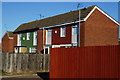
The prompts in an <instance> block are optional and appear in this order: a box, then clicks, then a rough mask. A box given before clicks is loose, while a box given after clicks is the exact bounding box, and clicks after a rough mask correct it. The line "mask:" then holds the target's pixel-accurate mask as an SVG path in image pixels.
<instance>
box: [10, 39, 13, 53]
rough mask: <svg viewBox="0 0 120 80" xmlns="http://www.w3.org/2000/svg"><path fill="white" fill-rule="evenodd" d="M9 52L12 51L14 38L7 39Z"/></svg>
mask: <svg viewBox="0 0 120 80" xmlns="http://www.w3.org/2000/svg"><path fill="white" fill-rule="evenodd" d="M9 52H11V53H13V52H14V39H9Z"/></svg>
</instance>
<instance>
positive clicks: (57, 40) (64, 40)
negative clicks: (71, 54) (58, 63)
mask: <svg viewBox="0 0 120 80" xmlns="http://www.w3.org/2000/svg"><path fill="white" fill-rule="evenodd" d="M55 31H57V33H55ZM71 32H72V29H71V26H67V27H66V37H60V28H59V27H57V28H53V29H52V45H59V44H71V34H72V33H71Z"/></svg>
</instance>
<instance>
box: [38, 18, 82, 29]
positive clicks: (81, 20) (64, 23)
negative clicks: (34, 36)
mask: <svg viewBox="0 0 120 80" xmlns="http://www.w3.org/2000/svg"><path fill="white" fill-rule="evenodd" d="M83 21H84V20H80V21H75V22H70V23H64V24H59V25H54V26H47V27H41V28H39V29H47V28H53V27H58V26H64V25H68V24H73V23H78V22H83Z"/></svg>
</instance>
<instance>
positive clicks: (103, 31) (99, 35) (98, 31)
mask: <svg viewBox="0 0 120 80" xmlns="http://www.w3.org/2000/svg"><path fill="white" fill-rule="evenodd" d="M84 26H85V33H84V35H85V38H84V46H96V45H118V25H117V24H115V23H114V22H113V21H112V20H110V19H109V18H107V17H106V16H105V15H103V14H102V13H101V12H99V11H98V10H97V9H96V10H95V11H94V12H93V13H92V15H91V16H90V17H89V18H88V20H87V21H86V22H85V24H84Z"/></svg>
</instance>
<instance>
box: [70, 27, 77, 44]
mask: <svg viewBox="0 0 120 80" xmlns="http://www.w3.org/2000/svg"><path fill="white" fill-rule="evenodd" d="M74 28H77V29H78V25H74V26H72V36H71V38H72V43H73V44H74V45H77V43H78V42H77V41H76V42H74V41H73V36H74V35H79V34H78V32H77V34H76V33H75V32H74Z"/></svg>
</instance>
